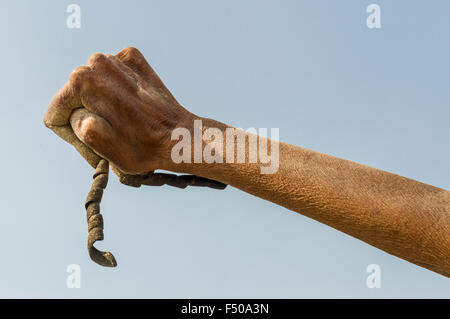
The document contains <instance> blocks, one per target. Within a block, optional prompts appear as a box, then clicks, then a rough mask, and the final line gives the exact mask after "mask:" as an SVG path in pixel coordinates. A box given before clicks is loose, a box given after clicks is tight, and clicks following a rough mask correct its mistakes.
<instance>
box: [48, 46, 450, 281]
mask: <svg viewBox="0 0 450 319" xmlns="http://www.w3.org/2000/svg"><path fill="white" fill-rule="evenodd" d="M195 118H196V116H195V115H193V114H192V113H189V112H188V111H187V110H185V109H184V108H183V107H181V106H180V104H179V103H178V102H177V101H176V100H175V99H174V97H173V96H172V95H171V93H170V92H169V91H168V90H167V88H166V87H165V86H164V84H163V83H162V82H161V80H160V79H159V78H158V76H157V75H156V74H155V72H154V71H153V70H152V68H151V67H150V66H149V64H148V63H147V62H146V61H145V59H144V57H143V56H142V54H140V53H139V51H138V50H136V49H134V48H126V49H124V50H123V51H122V52H120V53H119V54H117V55H115V56H111V55H101V54H94V55H93V56H91V58H90V59H89V62H88V66H83V67H79V68H77V69H75V70H74V71H73V72H72V74H71V75H70V78H69V81H68V82H67V83H66V84H65V85H64V86H63V88H62V89H61V90H60V91H59V92H58V93H57V94H56V95H55V96H54V97H53V99H52V101H51V103H50V105H49V107H48V109H47V112H46V114H45V117H44V122H45V124H46V125H47V126H48V127H49V128H51V129H52V130H53V131H55V132H56V133H57V134H58V135H59V136H61V137H62V138H63V139H65V140H66V141H68V142H69V143H71V144H72V145H74V146H75V148H76V149H77V150H78V151H79V152H80V153H81V155H83V157H84V158H85V159H86V160H87V161H88V162H89V163H90V164H91V165H92V166H93V167H96V165H97V163H98V162H99V161H100V157H103V158H105V159H107V160H108V161H109V162H110V163H111V165H112V167H113V170H114V171H115V172H116V173H117V174H118V175H119V178H120V179H121V181H122V182H124V181H128V183H126V184H128V185H134V181H132V182H129V180H128V179H127V178H123V176H124V173H126V174H141V173H145V172H149V171H153V170H155V169H158V168H161V169H167V170H172V171H176V172H182V173H189V174H195V175H196V176H201V177H204V178H207V179H210V180H214V181H219V182H221V183H223V184H221V185H224V184H228V185H231V186H233V187H236V188H238V189H240V190H242V191H244V192H247V193H249V194H253V195H255V196H257V197H259V198H262V199H265V200H268V201H271V202H273V203H276V204H278V205H281V206H283V207H285V208H287V209H290V210H293V211H296V212H298V213H301V214H303V215H305V216H307V217H310V218H313V219H315V220H317V221H319V222H321V223H324V224H326V225H328V226H331V227H333V228H335V229H337V230H340V231H342V232H344V233H346V234H348V235H351V236H353V237H355V238H358V239H360V240H362V241H364V242H366V243H368V244H370V245H373V246H375V247H377V248H379V249H382V250H384V251H386V252H388V253H390V254H392V255H395V256H397V257H399V258H402V259H405V260H407V261H409V262H412V263H415V264H416V265H419V266H422V267H425V268H427V269H430V270H432V271H435V272H437V273H440V274H442V275H444V276H448V277H450V235H449V234H450V192H449V191H447V190H445V189H441V188H437V187H434V186H431V185H427V184H424V183H420V182H418V181H414V180H411V179H408V178H405V177H402V176H399V175H395V174H392V173H389V172H386V171H382V170H379V169H376V168H372V167H369V166H366V165H362V164H358V163H354V162H351V161H347V160H344V159H340V158H337V157H334V156H330V155H327V154H323V153H319V152H314V151H311V150H307V149H304V148H301V147H298V146H295V145H290V144H287V143H283V142H280V143H279V169H278V171H277V172H276V173H274V174H261V173H260V165H261V163H251V162H245V163H236V162H232V163H228V162H226V161H222V163H210V164H207V163H198V164H195V163H188V164H176V165H175V164H174V163H173V161H172V160H171V158H170V153H171V152H170V151H171V145H172V144H171V139H170V137H171V132H172V130H173V129H174V128H176V127H185V128H187V129H188V130H191V129H192V126H193V120H194V119H195ZM202 120H203V123H204V126H205V127H213V128H218V129H219V130H220V131H221V132H222V133H223V134H225V130H226V128H227V125H225V124H223V123H220V122H217V121H214V120H211V119H205V118H202ZM241 132H242V134H245V132H243V131H241ZM203 143H209V142H208V141H203ZM244 150H245V152H246V154H245V155H246V158H248V156H249V154H248V147H246V148H244ZM223 156H224V158H225V152H224V153H223ZM139 177H142V176H141V175H139ZM144 178H145V179H146V178H147V177H144ZM148 178H149V179H152V178H151V176H149V177H148ZM147 182H148V184H149V185H155V183H156V184H161V183H159V182H158V181H157V180H154V179H153V180H147Z"/></svg>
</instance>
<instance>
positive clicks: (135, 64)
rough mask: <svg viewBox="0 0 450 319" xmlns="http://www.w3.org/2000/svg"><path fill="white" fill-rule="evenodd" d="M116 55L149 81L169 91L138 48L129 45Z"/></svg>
mask: <svg viewBox="0 0 450 319" xmlns="http://www.w3.org/2000/svg"><path fill="white" fill-rule="evenodd" d="M115 56H116V57H117V59H119V61H120V62H122V63H124V64H125V65H127V66H128V67H129V68H131V69H132V70H133V71H134V72H136V73H137V74H139V75H140V76H142V77H143V78H144V79H146V80H147V81H149V82H150V83H151V84H152V85H153V86H155V87H157V88H160V89H164V90H166V91H167V92H168V91H169V90H167V88H166V86H165V85H164V83H163V82H162V81H161V79H160V78H159V76H158V75H157V74H156V72H155V71H154V70H153V69H152V67H151V66H150V64H148V62H147V60H146V59H145V57H144V56H143V55H142V53H141V52H140V51H139V50H138V49H136V48H133V47H127V48H125V49H123V50H122V51H120V52H119V53H117V54H116V55H115Z"/></svg>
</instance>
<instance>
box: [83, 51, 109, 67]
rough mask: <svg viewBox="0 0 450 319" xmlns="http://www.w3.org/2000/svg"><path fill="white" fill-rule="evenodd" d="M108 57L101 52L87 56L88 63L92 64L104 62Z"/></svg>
mask: <svg viewBox="0 0 450 319" xmlns="http://www.w3.org/2000/svg"><path fill="white" fill-rule="evenodd" d="M107 60H108V58H107V57H106V56H105V55H104V54H102V53H94V54H92V55H91V56H90V57H89V60H88V64H89V65H92V66H96V65H101V64H104V63H105V62H106V61H107Z"/></svg>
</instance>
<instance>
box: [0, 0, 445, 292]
mask: <svg viewBox="0 0 450 319" xmlns="http://www.w3.org/2000/svg"><path fill="white" fill-rule="evenodd" d="M70 3H77V4H79V5H80V7H81V28H80V29H68V28H67V27H66V18H67V16H68V14H67V13H66V8H67V6H68V5H69V4H70ZM371 3H377V4H379V5H380V7H381V21H382V22H381V23H382V25H381V29H376V30H375V29H368V28H367V26H366V23H365V21H366V17H367V15H368V14H367V13H366V7H367V6H368V5H369V4H371ZM449 12H450V3H449V2H448V1H444V0H442V1H438V0H436V1H433V2H426V1H412V0H409V1H406V0H398V1H377V2H372V1H361V0H358V1H345V2H344V1H331V0H327V1H325V0H315V1H313V0H310V1H256V0H255V1H206V0H205V1H196V0H194V1H145V2H144V1H126V2H124V1H100V0H98V1H2V2H1V3H0V35H1V38H2V43H3V47H2V50H1V51H0V65H1V72H2V73H1V74H2V76H0V95H1V96H2V98H3V99H2V106H1V108H2V117H1V119H2V125H1V126H0V133H1V134H0V139H1V145H2V148H1V149H2V156H1V157H0V167H1V168H2V169H3V171H2V183H1V185H0V191H1V194H2V196H3V200H2V201H1V202H0V211H1V217H0V220H1V222H0V242H1V243H2V248H3V251H2V253H3V256H2V260H3V262H2V265H1V266H0V297H41V298H47V297H58V298H80V297H82V298H90V297H104V298H113V297H124V298H144V297H149V298H173V297H179V298H184V297H190V298H202V297H209V298H216V297H220V298H226V297H236V298H239V297H266V298H310V297H341V298H349V297H360V298H383V297H384V298H390V297H395V298H397V297H406V298H408V297H438V298H439V297H445V298H449V297H450V280H449V279H447V278H445V277H442V276H440V275H437V274H435V273H432V272H430V271H427V270H425V269H422V268H420V267H418V266H415V265H412V264H410V263H408V262H406V261H403V260H400V259H398V258H396V257H393V256H390V255H388V254H386V253H384V252H382V251H380V250H378V249H376V248H374V247H371V246H369V245H367V244H365V243H363V242H361V241H358V240H356V239H353V238H351V237H349V236H347V235H344V234H342V233H340V232H338V231H336V230H333V229H331V228H329V227H327V226H324V225H321V224H319V223H317V222H315V221H313V220H310V219H308V218H306V217H303V216H301V215H299V214H296V213H294V212H291V211H287V210H286V209H284V208H282V207H278V206H276V205H274V204H272V203H269V202H265V201H263V200H260V199H258V198H255V197H253V196H251V195H248V194H245V193H243V192H240V191H238V190H236V189H233V188H231V187H229V188H227V189H226V190H225V191H215V190H210V189H195V188H193V189H189V190H179V189H175V188H170V187H167V186H164V187H155V188H151V187H147V188H141V189H135V188H127V187H125V186H123V185H121V184H120V183H119V182H118V181H117V179H116V178H115V177H112V178H111V179H110V183H109V185H108V188H107V190H106V192H105V196H104V200H103V203H102V204H103V205H102V213H103V216H104V218H105V224H106V225H105V241H104V242H102V243H100V244H98V247H100V248H103V249H108V250H111V251H112V252H113V253H114V254H115V256H116V258H117V261H118V264H119V266H118V268H116V269H105V268H102V267H100V266H98V265H96V264H94V263H93V262H91V261H90V259H89V256H88V254H87V251H86V247H85V241H86V235H87V226H86V221H85V212H84V207H83V202H84V199H85V196H86V193H87V191H88V189H89V187H90V183H91V174H92V169H91V168H90V167H89V166H88V164H87V163H85V162H84V161H83V160H82V158H81V157H80V156H78V154H77V153H76V152H75V150H74V149H73V148H72V147H70V146H69V145H68V144H66V143H65V142H63V141H62V140H59V139H58V138H57V137H56V135H54V134H53V133H52V132H50V131H49V130H48V129H47V128H45V127H44V125H43V123H42V117H43V114H44V112H45V109H46V107H47V104H48V102H49V101H50V99H51V97H52V95H53V94H54V93H55V92H56V91H57V90H58V89H59V87H61V86H62V85H63V83H64V82H65V81H66V79H67V77H68V75H69V73H70V72H71V70H72V69H74V68H75V67H77V66H78V65H83V64H86V61H87V59H88V57H89V56H90V55H91V54H92V53H94V52H103V53H116V52H118V51H120V50H121V49H122V48H124V47H126V46H135V47H137V48H139V49H140V50H141V52H142V53H143V54H144V55H145V56H146V58H147V59H148V61H149V62H150V64H151V65H152V66H153V68H154V69H155V70H156V72H157V73H158V74H159V75H160V77H161V78H162V80H163V81H164V82H165V83H166V85H167V87H168V88H169V89H170V90H171V91H172V92H173V94H174V95H175V96H176V98H177V99H178V100H179V102H180V103H181V104H182V105H184V106H185V107H187V108H188V109H189V110H191V111H192V112H193V113H196V114H198V115H200V116H205V117H211V118H214V119H216V120H219V121H221V122H225V123H227V124H230V125H233V126H237V127H243V128H248V127H257V128H258V127H267V128H271V127H276V128H279V129H280V140H282V141H284V142H288V143H291V144H295V145H299V146H302V147H306V148H309V149H313V150H316V151H320V152H324V153H328V154H332V155H335V156H339V157H342V158H346V159H349V160H352V161H356V162H359V163H363V164H367V165H370V166H374V167H377V168H380V169H384V170H387V171H390V172H394V173H397V174H400V175H403V176H407V177H410V178H413V179H417V180H420V181H422V182H425V183H428V184H432V185H435V186H438V187H441V188H445V189H449V188H450V184H449V181H450V170H449V169H448V168H449V166H448V163H449V157H450V148H449V143H448V140H449V135H450V128H449V121H450V108H449V106H450V96H449V95H450V90H448V88H449V84H450V83H449V82H450V81H449V74H450V62H449V56H450V42H449V41H448V32H449V30H450V19H448V14H449ZM69 264H78V265H80V267H81V288H80V289H68V288H67V287H66V278H67V276H68V273H67V272H66V268H67V266H68V265H69ZM369 264H378V265H380V267H381V270H382V287H381V288H380V289H368V288H367V286H366V277H367V276H368V273H367V272H366V267H367V265H369Z"/></svg>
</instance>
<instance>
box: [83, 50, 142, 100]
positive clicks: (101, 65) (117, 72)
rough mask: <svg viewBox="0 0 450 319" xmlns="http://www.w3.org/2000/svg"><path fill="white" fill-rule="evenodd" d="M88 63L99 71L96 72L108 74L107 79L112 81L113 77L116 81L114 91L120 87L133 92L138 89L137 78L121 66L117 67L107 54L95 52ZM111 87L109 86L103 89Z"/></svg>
mask: <svg viewBox="0 0 450 319" xmlns="http://www.w3.org/2000/svg"><path fill="white" fill-rule="evenodd" d="M88 65H89V67H91V68H92V69H93V70H95V71H97V72H96V73H98V74H101V75H103V76H106V80H107V81H108V83H110V81H111V79H113V80H115V81H114V90H113V91H112V92H117V90H120V89H128V90H132V91H133V92H135V91H137V89H138V86H137V83H136V82H137V81H136V79H135V78H133V77H131V76H130V75H129V74H127V73H126V72H124V71H123V70H122V69H121V68H119V67H117V65H116V64H115V63H113V61H111V59H109V58H108V57H107V56H106V55H104V54H101V53H94V54H93V55H91V57H90V58H89V60H88ZM108 88H109V89H110V90H111V87H110V86H108V87H106V88H103V89H108Z"/></svg>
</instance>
